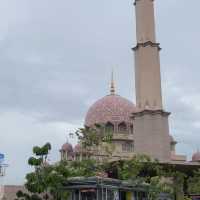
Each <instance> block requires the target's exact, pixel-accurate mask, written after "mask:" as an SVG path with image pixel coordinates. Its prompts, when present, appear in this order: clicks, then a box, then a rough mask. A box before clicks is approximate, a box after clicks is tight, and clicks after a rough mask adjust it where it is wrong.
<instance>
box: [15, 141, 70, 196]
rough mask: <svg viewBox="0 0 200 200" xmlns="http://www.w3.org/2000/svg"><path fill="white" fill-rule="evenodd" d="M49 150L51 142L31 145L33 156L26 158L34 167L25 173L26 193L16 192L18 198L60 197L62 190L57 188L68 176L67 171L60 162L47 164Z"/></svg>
mask: <svg viewBox="0 0 200 200" xmlns="http://www.w3.org/2000/svg"><path fill="white" fill-rule="evenodd" d="M50 150H51V144H50V143H46V144H45V145H44V146H42V147H38V146H35V147H33V153H34V156H32V157H30V158H29V159H28V164H29V165H30V166H32V167H34V169H35V170H34V172H31V173H28V174H27V175H26V183H25V187H26V189H27V190H28V193H23V192H22V191H18V192H17V194H16V195H17V197H18V199H25V200H41V199H46V200H47V199H49V198H50V197H53V198H54V199H61V197H62V196H63V195H66V194H65V193H63V192H60V190H59V188H60V187H61V185H62V182H63V181H64V180H65V179H66V177H68V175H69V171H68V170H67V169H65V166H64V165H63V164H62V163H61V164H59V165H49V164H48V155H49V152H50Z"/></svg>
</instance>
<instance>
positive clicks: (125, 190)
mask: <svg viewBox="0 0 200 200" xmlns="http://www.w3.org/2000/svg"><path fill="white" fill-rule="evenodd" d="M63 189H64V190H66V191H69V192H70V196H69V199H68V200H132V199H137V200H147V192H148V185H147V184H143V185H139V184H137V183H132V184H131V183H130V182H125V181H121V180H117V179H111V178H102V177H88V178H85V177H76V178H72V179H69V180H67V181H66V182H65V183H64V186H63Z"/></svg>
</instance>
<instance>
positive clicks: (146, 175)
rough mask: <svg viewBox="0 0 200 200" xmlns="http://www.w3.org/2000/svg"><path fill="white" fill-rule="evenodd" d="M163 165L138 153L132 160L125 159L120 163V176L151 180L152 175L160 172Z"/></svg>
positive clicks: (122, 177)
mask: <svg viewBox="0 0 200 200" xmlns="http://www.w3.org/2000/svg"><path fill="white" fill-rule="evenodd" d="M160 171H161V167H160V166H159V165H158V163H157V161H154V160H152V159H150V158H149V157H148V156H145V155H137V156H135V157H134V158H132V159H131V160H126V161H123V164H121V165H119V167H118V172H119V178H120V179H122V180H133V181H134V180H136V179H137V180H138V179H141V181H142V182H149V181H150V178H151V177H152V176H157V175H159V174H160Z"/></svg>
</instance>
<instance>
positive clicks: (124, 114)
mask: <svg viewBox="0 0 200 200" xmlns="http://www.w3.org/2000/svg"><path fill="white" fill-rule="evenodd" d="M135 111H136V107H135V105H134V104H133V103H132V102H130V101H129V100H127V99H125V98H123V97H121V96H119V95H114V94H111V95H107V96H105V97H103V98H102V99H100V100H98V101H97V102H96V103H94V104H93V105H92V106H91V107H90V109H89V111H88V113H87V115H86V118H85V125H86V126H91V125H94V124H102V123H107V122H130V121H131V120H130V116H131V114H132V113H133V112H135Z"/></svg>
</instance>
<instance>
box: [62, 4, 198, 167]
mask: <svg viewBox="0 0 200 200" xmlns="http://www.w3.org/2000/svg"><path fill="white" fill-rule="evenodd" d="M134 5H135V13H136V39H137V44H136V46H135V47H134V48H132V50H133V52H134V57H135V59H134V60H135V87H136V88H135V90H136V104H135V103H133V102H132V101H129V100H127V99H126V98H124V97H121V96H120V95H118V94H117V93H116V90H115V83H114V78H113V75H112V80H111V86H110V94H108V95H107V96H105V97H103V98H101V99H99V100H97V101H96V102H95V103H94V104H93V105H92V106H91V107H90V108H89V110H88V112H87V114H86V117H85V126H87V127H94V126H95V124H103V125H104V126H105V130H110V131H112V133H113V138H112V145H113V146H114V147H115V148H114V150H113V152H112V160H119V159H128V158H132V157H133V156H134V155H136V154H145V155H148V156H150V157H151V158H154V159H157V160H159V161H160V162H163V163H174V164H192V165H198V164H200V152H196V153H194V155H193V157H192V161H188V160H187V158H186V156H185V155H178V154H177V153H176V150H175V149H176V148H175V147H176V144H177V142H176V140H175V139H174V138H173V137H172V135H171V134H170V130H169V121H168V118H169V116H170V113H169V112H167V111H166V110H165V109H164V108H163V103H162V89H161V74H160V73H161V72H160V56H159V52H160V50H161V48H160V44H159V43H157V41H156V33H155V17H154V1H153V0H135V2H134ZM98 148H99V147H98ZM100 149H101V147H100ZM95 152H96V151H94V152H93V153H92V154H91V155H92V156H93V157H94V158H96V159H103V158H105V157H107V156H108V155H107V154H106V152H105V151H104V150H103V149H101V150H100V151H98V152H100V153H98V154H96V153H95ZM60 153H61V160H73V159H83V158H84V157H87V156H88V155H87V152H86V151H85V150H84V149H83V148H82V146H81V143H80V144H77V145H76V146H75V147H74V148H73V147H72V145H71V144H70V143H68V142H67V143H65V144H63V146H62V147H61V150H60ZM91 155H90V156H91Z"/></svg>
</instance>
